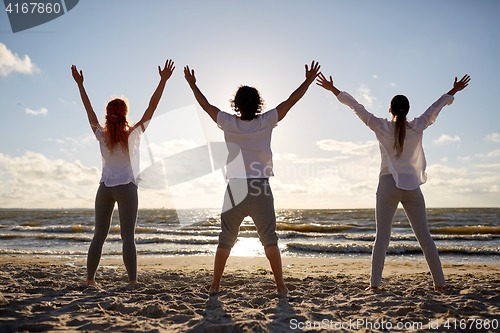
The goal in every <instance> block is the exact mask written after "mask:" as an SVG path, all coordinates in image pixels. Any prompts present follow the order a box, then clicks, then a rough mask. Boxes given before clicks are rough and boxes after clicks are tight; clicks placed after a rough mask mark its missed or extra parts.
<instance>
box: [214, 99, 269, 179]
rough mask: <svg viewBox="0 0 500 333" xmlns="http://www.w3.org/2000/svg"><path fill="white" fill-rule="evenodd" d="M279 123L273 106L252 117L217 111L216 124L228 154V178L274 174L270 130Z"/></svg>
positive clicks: (266, 176) (260, 176) (267, 176)
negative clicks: (222, 135)
mask: <svg viewBox="0 0 500 333" xmlns="http://www.w3.org/2000/svg"><path fill="white" fill-rule="evenodd" d="M277 124H278V111H277V110H276V109H272V110H270V111H268V112H265V113H263V114H260V115H258V116H257V117H256V118H254V119H252V120H241V119H240V118H239V117H237V116H236V115H232V114H229V113H227V112H224V111H219V113H218V114H217V125H218V126H219V127H220V128H221V129H222V130H223V131H224V138H225V140H226V145H227V149H228V151H229V156H228V159H227V175H226V177H227V178H228V179H231V178H269V177H270V176H273V175H274V174H273V153H272V152H271V134H272V131H273V128H274V127H276V125H277Z"/></svg>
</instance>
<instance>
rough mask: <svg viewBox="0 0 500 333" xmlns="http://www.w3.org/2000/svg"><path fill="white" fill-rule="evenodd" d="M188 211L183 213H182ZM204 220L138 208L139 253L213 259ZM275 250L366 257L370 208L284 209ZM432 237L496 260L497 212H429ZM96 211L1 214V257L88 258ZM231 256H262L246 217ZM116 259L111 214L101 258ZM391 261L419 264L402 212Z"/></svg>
mask: <svg viewBox="0 0 500 333" xmlns="http://www.w3.org/2000/svg"><path fill="white" fill-rule="evenodd" d="M183 213H186V212H183ZM187 213H189V214H192V215H193V216H194V215H195V216H196V217H197V220H199V221H201V222H198V223H194V224H191V225H188V226H184V227H182V226H181V225H180V224H179V221H178V218H177V213H176V211H175V210H168V209H144V210H139V215H138V220H137V228H136V243H137V251H138V254H139V260H140V256H156V257H158V256H179V255H181V256H182V255H213V254H214V253H215V249H216V246H217V239H218V233H219V230H220V211H219V210H191V211H188V212H187ZM276 216H277V230H278V234H279V237H280V241H279V246H280V249H281V252H282V255H283V256H286V257H326V258H369V257H370V255H371V250H372V245H373V241H374V238H375V219H374V210H373V209H354V210H341V209H339V210H331V209H312V210H302V209H281V210H277V211H276ZM427 217H428V222H429V228H430V230H431V234H432V236H433V238H434V240H435V242H436V246H437V247H438V250H439V252H440V256H441V260H442V261H443V262H447V263H500V208H440V209H428V210H427ZM93 226H94V211H93V210H90V209H89V210H10V209H3V210H0V254H2V255H37V256H57V257H61V258H67V259H68V260H69V261H71V260H77V259H82V258H85V256H86V254H87V250H88V247H89V245H90V242H91V240H92V236H93ZM232 255H238V256H264V249H263V247H262V245H261V244H260V242H259V240H258V237H257V232H256V229H255V227H254V225H253V222H252V220H251V219H250V218H247V219H245V220H244V222H243V224H242V226H241V228H240V235H239V239H238V242H237V243H236V245H235V247H234V248H233V250H232ZM115 256H121V240H120V228H119V220H118V212H117V211H116V210H115V213H114V215H113V222H112V226H111V230H110V232H109V236H108V239H107V240H106V243H105V245H104V249H103V257H115ZM387 259H388V260H408V261H424V258H423V255H422V251H421V249H420V247H419V245H418V242H417V241H416V239H415V236H414V234H413V232H412V230H411V227H410V224H409V222H408V220H407V219H406V216H405V214H404V212H403V211H402V210H398V211H397V213H396V216H395V218H394V223H393V228H392V238H391V244H390V245H389V249H388V252H387Z"/></svg>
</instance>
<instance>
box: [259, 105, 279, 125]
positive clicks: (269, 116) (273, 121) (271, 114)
mask: <svg viewBox="0 0 500 333" xmlns="http://www.w3.org/2000/svg"><path fill="white" fill-rule="evenodd" d="M261 117H263V118H262V119H263V120H265V121H266V122H267V123H268V124H269V126H271V128H274V127H276V126H278V110H276V109H272V110H269V111H267V112H265V113H264V114H262V116H261Z"/></svg>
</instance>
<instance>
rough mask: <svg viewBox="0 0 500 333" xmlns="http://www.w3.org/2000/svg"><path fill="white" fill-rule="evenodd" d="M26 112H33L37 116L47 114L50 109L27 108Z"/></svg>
mask: <svg viewBox="0 0 500 333" xmlns="http://www.w3.org/2000/svg"><path fill="white" fill-rule="evenodd" d="M26 113H27V114H33V115H35V116H38V115H39V114H41V115H44V116H46V115H47V113H49V111H48V110H47V109H46V108H40V109H39V110H31V109H28V108H26Z"/></svg>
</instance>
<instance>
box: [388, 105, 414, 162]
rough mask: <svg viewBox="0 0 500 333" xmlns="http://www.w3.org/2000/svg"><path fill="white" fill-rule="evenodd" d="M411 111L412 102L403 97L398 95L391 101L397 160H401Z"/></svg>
mask: <svg viewBox="0 0 500 333" xmlns="http://www.w3.org/2000/svg"><path fill="white" fill-rule="evenodd" d="M409 110H410V102H409V101H408V98H406V96H403V95H396V96H394V97H393V98H392V100H391V113H392V115H393V116H394V118H395V122H394V150H395V151H396V158H400V157H401V154H402V153H403V147H404V144H405V137H406V115H407V114H408V111H409Z"/></svg>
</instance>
